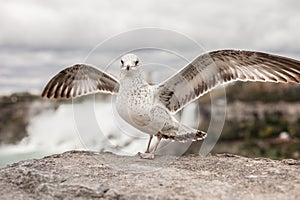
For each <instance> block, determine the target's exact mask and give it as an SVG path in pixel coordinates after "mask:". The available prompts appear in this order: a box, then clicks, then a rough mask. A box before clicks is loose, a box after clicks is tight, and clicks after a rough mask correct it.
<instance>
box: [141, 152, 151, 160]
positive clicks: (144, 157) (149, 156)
mask: <svg viewBox="0 0 300 200" xmlns="http://www.w3.org/2000/svg"><path fill="white" fill-rule="evenodd" d="M138 155H139V156H140V157H141V158H143V159H151V160H152V159H154V153H141V152H138Z"/></svg>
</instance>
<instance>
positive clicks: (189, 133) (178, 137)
mask: <svg viewBox="0 0 300 200" xmlns="http://www.w3.org/2000/svg"><path fill="white" fill-rule="evenodd" d="M206 136H207V133H206V132H204V131H200V130H196V129H193V128H190V127H187V126H184V125H180V127H179V130H178V132H177V133H176V134H175V135H174V134H166V133H162V138H164V139H172V140H175V141H178V142H186V141H199V140H204V139H205V138H206Z"/></svg>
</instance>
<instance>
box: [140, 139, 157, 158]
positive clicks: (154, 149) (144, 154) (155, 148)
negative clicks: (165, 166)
mask: <svg viewBox="0 0 300 200" xmlns="http://www.w3.org/2000/svg"><path fill="white" fill-rule="evenodd" d="M161 139H162V135H161V134H159V135H158V136H157V141H156V143H155V146H154V148H153V150H152V151H151V152H150V153H148V152H145V153H139V156H140V157H141V158H145V159H153V158H154V154H155V152H156V150H157V147H158V145H159V143H160V141H161ZM150 140H152V138H150ZM147 150H148V149H147Z"/></svg>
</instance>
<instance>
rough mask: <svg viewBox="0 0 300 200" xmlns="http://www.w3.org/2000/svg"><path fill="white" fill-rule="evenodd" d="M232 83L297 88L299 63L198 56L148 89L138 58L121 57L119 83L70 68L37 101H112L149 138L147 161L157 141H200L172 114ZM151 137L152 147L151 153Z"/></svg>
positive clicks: (243, 54) (224, 54)
mask: <svg viewBox="0 0 300 200" xmlns="http://www.w3.org/2000/svg"><path fill="white" fill-rule="evenodd" d="M233 81H260V82H275V83H297V84H299V83H300V61H298V60H294V59H291V58H287V57H282V56H278V55H272V54H268V53H263V52H257V51H246V50H217V51H211V52H207V53H204V54H201V55H200V56H198V57H196V58H195V59H194V60H193V61H192V62H190V63H188V64H187V65H186V66H185V67H183V68H182V69H180V70H179V71H178V72H177V73H175V74H174V75H173V76H171V77H170V78H168V79H167V80H165V81H163V82H162V83H160V84H158V85H150V84H149V83H148V82H147V81H146V80H145V79H144V78H143V77H142V65H140V62H139V59H138V57H137V56H136V55H134V54H126V55H124V56H123V57H122V58H121V63H120V75H119V78H116V77H115V76H113V75H111V74H109V73H107V72H105V71H102V70H99V69H97V68H95V67H93V66H91V65H88V64H75V65H73V66H71V67H68V68H66V69H64V70H62V71H61V72H59V73H58V74H57V75H55V76H54V77H53V78H52V79H51V80H50V81H49V82H48V84H47V85H46V87H45V89H44V90H43V92H42V97H47V98H56V99H58V98H76V97H79V96H82V95H88V94H92V93H98V92H104V93H109V94H114V95H117V97H116V102H115V103H116V109H117V112H118V114H119V115H120V116H121V117H122V118H123V119H124V120H125V121H126V122H127V123H129V124H130V125H132V126H133V127H135V128H137V129H139V130H141V131H142V132H144V133H147V134H149V135H150V137H149V141H148V145H147V149H146V151H145V152H144V153H140V152H139V153H138V154H139V155H140V157H141V158H145V159H153V158H154V155H155V152H156V150H157V148H158V145H159V143H160V141H161V139H171V140H175V141H187V140H193V141H196V140H203V139H204V138H205V137H206V135H207V134H206V132H204V131H202V130H196V129H193V128H191V127H188V126H186V125H184V124H181V123H180V122H179V121H178V120H176V118H175V117H174V114H175V113H176V112H178V111H179V110H181V109H182V108H184V107H185V106H186V105H187V104H189V103H191V102H192V101H195V100H196V99H198V98H199V97H201V96H203V95H204V94H206V93H208V92H210V91H211V90H212V89H214V88H215V87H217V86H218V85H220V84H225V83H229V82H233ZM153 136H156V137H157V141H156V143H155V145H154V147H153V148H152V149H151V148H150V146H151V141H152V138H153ZM150 149H151V151H150Z"/></svg>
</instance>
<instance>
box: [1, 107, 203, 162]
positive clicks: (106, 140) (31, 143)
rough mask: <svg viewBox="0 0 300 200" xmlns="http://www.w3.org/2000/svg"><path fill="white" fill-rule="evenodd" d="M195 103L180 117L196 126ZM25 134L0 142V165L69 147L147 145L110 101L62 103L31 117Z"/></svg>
mask: <svg viewBox="0 0 300 200" xmlns="http://www.w3.org/2000/svg"><path fill="white" fill-rule="evenodd" d="M195 109H196V104H191V105H190V106H188V107H187V108H186V109H185V110H184V112H183V113H182V115H181V116H182V117H181V121H182V122H183V123H185V124H187V125H190V126H193V127H197V125H198V120H195V119H197V117H195V116H196V112H195ZM27 132H28V137H26V138H24V139H23V140H22V141H20V142H19V143H18V144H16V145H2V146H0V166H5V165H6V164H9V163H13V162H17V161H20V160H25V159H31V158H41V157H43V156H47V155H51V154H55V153H62V152H65V151H68V150H92V151H112V152H114V153H117V154H122V155H135V154H136V153H137V152H138V151H144V150H145V148H146V144H147V140H148V137H149V136H148V135H147V134H144V133H142V132H140V131H138V130H136V129H134V128H133V127H131V126H130V125H128V124H126V123H125V122H124V121H123V120H122V119H121V118H120V117H119V116H118V114H117V113H116V111H115V108H114V106H113V104H112V103H111V102H109V101H105V102H97V103H94V102H93V101H87V102H84V103H80V104H77V103H74V104H73V105H72V104H63V105H61V106H59V107H58V109H57V110H48V111H44V112H42V113H41V114H39V115H37V116H35V117H33V118H31V119H30V123H29V125H28V127H27Z"/></svg>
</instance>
